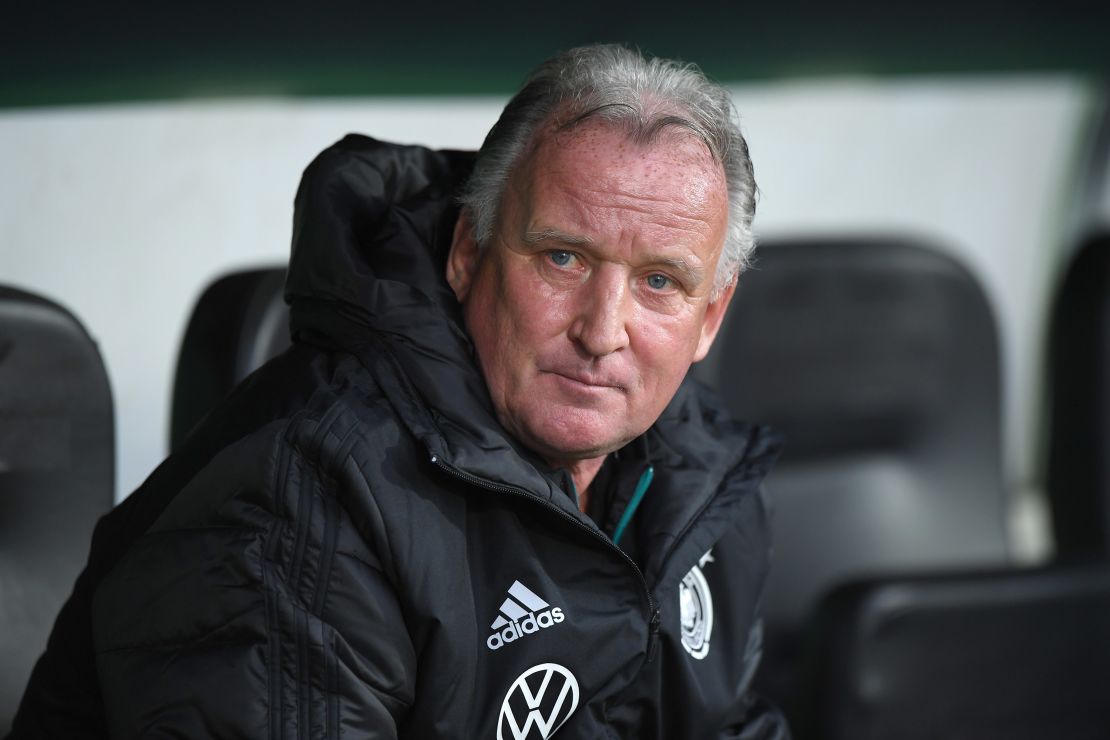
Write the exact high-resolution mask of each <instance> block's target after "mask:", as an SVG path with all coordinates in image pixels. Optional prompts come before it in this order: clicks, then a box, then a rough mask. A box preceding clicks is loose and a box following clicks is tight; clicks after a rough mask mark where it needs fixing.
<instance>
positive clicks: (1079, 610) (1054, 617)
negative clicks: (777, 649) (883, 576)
mask: <svg viewBox="0 0 1110 740" xmlns="http://www.w3.org/2000/svg"><path fill="white" fill-rule="evenodd" d="M815 624H816V629H815V630H814V632H813V633H812V634H811V635H810V639H811V641H812V643H813V644H814V645H815V646H816V648H817V652H816V653H815V654H814V657H815V661H814V664H813V668H814V672H813V673H812V674H811V676H810V678H811V680H812V685H810V686H809V690H808V691H806V692H804V693H805V695H806V696H809V697H811V698H812V701H813V704H812V706H810V707H808V708H807V709H808V711H805V712H802V713H801V716H802V717H804V719H803V720H802V721H800V722H799V723H797V724H796V726H795V728H794V730H795V734H796V736H797V737H798V738H799V740H911V739H912V740H917V739H918V738H944V740H1041V739H1043V738H1069V740H1083V739H1086V738H1089V739H1090V740H1094V739H1095V738H1104V737H1106V735H1107V728H1108V727H1110V702H1107V701H1106V689H1107V686H1110V569H1108V568H1107V567H1106V566H1105V565H1097V566H1090V565H1088V566H1083V567H1069V568H1061V567H1054V568H1047V569H1042V570H1032V571H1016V570H1015V571H1009V572H998V573H985V574H976V575H961V576H951V577H932V578H923V579H902V580H888V581H885V582H877V583H858V584H853V585H850V586H845V587H842V588H840V589H838V590H837V591H835V592H834V593H833V594H832V595H831V596H830V597H829V598H828V599H827V601H825V602H824V603H823V604H822V606H821V608H820V610H819V612H818V618H817V620H816V622H815Z"/></svg>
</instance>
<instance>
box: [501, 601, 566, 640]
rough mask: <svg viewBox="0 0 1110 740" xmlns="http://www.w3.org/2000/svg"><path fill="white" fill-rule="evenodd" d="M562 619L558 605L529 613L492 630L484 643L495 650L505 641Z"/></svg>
mask: <svg viewBox="0 0 1110 740" xmlns="http://www.w3.org/2000/svg"><path fill="white" fill-rule="evenodd" d="M562 621H563V610H562V609H560V608H559V607H555V608H554V609H548V610H547V611H545V612H540V613H539V614H529V615H528V616H527V617H525V618H524V619H521V620H520V621H519V622H516V621H514V622H510V623H509V626H508V627H506V628H504V629H503V630H501V631H500V632H494V633H493V634H492V635H490V636H489V637H488V638H487V639H486V645H487V646H488V647H489V649H490V650H496V649H497V648H499V647H501V646H502V645H504V644H505V643H507V642H512V641H513V640H516V639H518V638H520V637H523V636H524V635H531V634H532V633H534V632H539V631H540V629H541V628H546V627H552V626H554V625H556V624H558V623H559V622H562Z"/></svg>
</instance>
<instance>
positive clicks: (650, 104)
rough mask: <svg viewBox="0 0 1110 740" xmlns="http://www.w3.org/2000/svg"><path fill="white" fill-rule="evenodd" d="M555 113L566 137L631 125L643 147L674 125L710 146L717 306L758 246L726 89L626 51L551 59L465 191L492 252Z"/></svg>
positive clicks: (743, 148) (508, 109)
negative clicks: (716, 182) (528, 161)
mask: <svg viewBox="0 0 1110 740" xmlns="http://www.w3.org/2000/svg"><path fill="white" fill-rule="evenodd" d="M556 114H558V116H559V120H558V121H557V122H556V123H557V125H558V128H559V129H561V130H565V129H569V128H573V127H574V126H576V125H578V124H579V123H582V122H583V121H585V120H586V119H591V118H600V119H602V120H605V121H610V122H613V123H617V124H619V125H623V126H625V127H627V128H628V131H629V136H630V137H631V138H633V139H634V140H636V141H639V142H642V143H650V142H651V141H652V140H653V139H654V138H655V136H656V135H658V134H659V132H660V131H662V130H663V129H666V128H669V127H672V126H678V127H681V128H685V129H688V130H689V131H690V132H691V133H693V134H694V135H695V136H697V137H698V138H699V139H700V140H701V141H703V142H704V143H705V145H706V146H707V147H708V148H709V151H710V153H711V154H712V155H713V158H714V159H715V160H716V161H717V162H719V163H720V164H721V165H722V167H723V169H724V174H725V183H726V187H727V189H728V202H729V207H728V231H727V234H726V236H725V243H724V249H723V251H722V253H721V259H720V261H719V262H718V264H717V273H716V276H715V278H714V284H713V296H712V297H713V299H714V300H715V299H716V297H717V296H718V295H720V292H721V291H722V290H723V289H724V288H725V287H727V286H728V284H729V283H730V282H731V281H732V280H733V278H735V277H736V275H738V274H739V273H740V271H741V270H742V269H743V268H744V267H746V266H747V263H748V257H749V255H750V253H751V251H752V248H753V247H754V246H755V240H754V238H753V236H752V229H751V225H752V218H753V217H754V216H755V195H756V185H755V175H754V172H753V170H752V162H751V158H750V157H749V156H748V144H747V142H746V141H744V137H743V135H742V134H741V133H740V126H739V123H738V120H737V116H736V111H735V109H734V107H733V105H732V100H731V98H730V97H729V94H728V91H726V90H725V89H724V88H723V87H721V86H720V85H717V84H714V83H712V82H710V81H709V80H708V79H706V77H705V75H704V74H703V73H702V72H701V70H700V69H698V68H697V67H696V66H695V65H692V64H683V63H681V62H676V61H672V60H669V59H659V58H645V57H644V56H643V55H642V54H640V53H639V52H638V51H633V50H631V49H627V48H625V47H623V46H618V45H611V44H604V45H595V46H583V47H579V48H577V49H571V50H570V51H566V52H563V53H562V54H558V55H556V56H554V57H552V58H551V59H549V60H547V61H546V62H544V63H543V64H541V65H540V66H539V67H537V68H536V69H535V70H534V71H533V72H532V73H531V74H530V75H529V76H528V78H527V79H526V80H525V82H524V86H523V87H522V88H521V89H520V92H518V93H517V94H516V95H515V96H513V98H512V100H510V101H509V103H508V105H506V106H505V110H504V111H502V112H501V117H500V118H499V119H498V121H497V123H496V124H494V126H493V128H492V129H490V132H489V134H487V136H486V140H485V142H483V144H482V148H481V149H480V150H479V152H478V158H477V161H476V162H475V165H474V172H473V174H471V176H470V179H469V181H468V182H467V184H466V187H465V188H464V190H463V193H462V198H461V200H462V205H463V208H464V209H465V210H466V212H467V214H468V216H469V218H470V221H471V223H472V226H473V229H474V239H475V241H477V242H478V244H480V245H485V244H487V243H488V241H489V239H490V237H491V236H492V235H493V229H494V225H495V223H496V222H497V216H498V210H499V208H500V205H501V198H502V196H503V195H504V193H505V187H506V184H507V183H508V180H509V175H510V173H511V171H512V169H513V167H514V166H515V165H516V164H517V162H518V161H520V160H521V159H522V155H524V154H525V152H526V151H530V147H534V146H535V145H536V144H537V143H538V141H537V139H538V137H537V133H538V132H539V130H540V128H541V126H543V124H545V123H547V122H548V121H552V119H553V117H554V116H555V115H556Z"/></svg>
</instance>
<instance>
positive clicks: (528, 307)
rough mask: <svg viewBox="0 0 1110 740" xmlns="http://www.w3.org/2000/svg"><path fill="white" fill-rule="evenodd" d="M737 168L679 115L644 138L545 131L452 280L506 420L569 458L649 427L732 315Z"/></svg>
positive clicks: (524, 437) (455, 264)
mask: <svg viewBox="0 0 1110 740" xmlns="http://www.w3.org/2000/svg"><path fill="white" fill-rule="evenodd" d="M727 209H728V205H727V194H726V187H725V181H724V173H723V171H722V169H721V167H720V165H718V164H717V163H716V162H714V160H713V158H712V157H711V155H710V153H709V151H708V149H707V148H706V147H705V145H704V144H703V143H701V142H700V141H699V140H697V139H696V138H694V137H692V136H690V135H688V134H685V133H683V132H681V131H680V130H678V129H675V130H674V131H672V132H664V133H663V134H662V135H661V136H660V137H659V138H658V139H657V140H656V141H655V142H653V143H652V144H648V145H641V144H637V143H635V142H632V141H629V140H627V138H626V136H625V134H624V133H623V132H622V131H621V130H620V129H618V128H615V127H613V126H611V125H609V124H606V123H604V122H600V121H598V122H587V123H585V124H583V125H581V126H579V127H577V128H575V129H573V130H572V131H569V132H563V133H558V134H549V135H547V136H545V137H544V138H543V140H542V142H541V143H540V144H539V146H538V147H537V148H536V150H535V151H534V152H533V153H532V154H531V156H529V157H528V158H527V159H526V160H525V161H523V162H522V163H521V165H520V166H518V167H517V168H516V169H515V171H514V173H513V175H512V176H511V178H510V180H509V183H508V187H507V188H506V192H505V196H504V202H503V203H502V208H501V213H500V217H499V220H498V223H497V225H496V227H495V232H494V236H493V238H492V239H491V243H490V244H489V245H488V246H487V248H486V249H485V250H479V249H478V247H477V246H476V245H475V243H474V241H473V238H472V236H471V229H470V227H469V224H468V223H466V222H465V221H462V220H461V221H460V224H459V226H458V227H457V228H456V230H455V240H454V243H453V245H452V248H451V257H450V259H449V264H448V270H447V272H448V280H449V282H450V283H451V285H452V287H453V288H454V290H455V293H456V295H458V296H459V300H460V301H461V302H462V303H463V307H464V313H465V317H466V323H467V327H468V329H469V331H470V334H471V336H472V338H473V340H474V344H475V347H476V350H477V353H478V360H479V362H480V364H481V367H482V371H483V373H484V375H485V379H486V382H487V384H488V386H489V390H490V394H491V397H492V399H493V404H494V407H495V408H496V411H497V415H498V418H499V420H500V421H501V423H502V424H503V425H504V426H505V427H506V428H507V429H508V430H509V431H510V432H511V433H512V434H513V435H514V436H515V437H516V438H517V439H518V440H520V441H521V442H523V443H524V444H525V445H526V446H528V447H529V448H531V449H533V450H534V451H536V452H538V453H540V454H541V455H542V456H544V457H546V458H547V459H548V460H550V461H553V462H556V461H563V460H574V459H589V458H596V457H599V456H601V455H604V454H606V453H608V452H611V451H613V450H616V449H619V448H620V447H622V446H624V445H625V444H626V443H627V442H629V441H630V440H632V439H633V438H635V437H636V436H638V435H640V434H642V433H643V432H644V431H646V430H647V428H648V427H650V426H651V425H652V424H653V423H654V422H655V420H656V419H657V418H658V417H659V414H660V413H661V412H662V411H663V408H664V407H665V406H666V405H667V403H668V402H669V401H670V399H671V398H672V397H673V396H674V393H675V391H676V390H677V389H678V386H679V383H681V381H682V378H683V377H684V376H685V374H686V371H687V370H688V369H689V367H690V364H691V363H692V362H695V361H697V360H700V359H701V358H702V357H704V356H705V354H706V352H708V351H709V347H710V345H711V343H712V341H713V338H714V336H715V335H716V333H717V329H718V328H719V327H720V323H721V320H722V318H723V317H724V311H725V308H726V307H727V305H728V302H729V300H730V299H731V297H732V288H733V286H731V285H730V286H729V288H728V290H726V291H724V292H723V293H722V295H721V296H720V297H719V298H718V299H717V300H716V301H715V302H713V303H710V300H709V298H710V294H711V292H712V289H713V280H714V274H715V271H716V267H717V260H718V258H719V257H720V253H721V248H722V244H723V242H724V237H725V230H726V225H727Z"/></svg>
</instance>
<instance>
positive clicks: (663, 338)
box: [636, 312, 701, 390]
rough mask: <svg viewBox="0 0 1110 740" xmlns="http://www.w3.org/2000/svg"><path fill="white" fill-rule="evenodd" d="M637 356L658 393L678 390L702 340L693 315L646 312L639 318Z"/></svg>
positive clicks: (698, 324)
mask: <svg viewBox="0 0 1110 740" xmlns="http://www.w3.org/2000/svg"><path fill="white" fill-rule="evenodd" d="M637 319H638V320H637V325H638V330H637V332H636V338H637V340H638V341H636V345H637V347H638V350H637V353H636V354H637V356H638V357H639V358H640V360H641V365H642V367H643V370H644V371H645V373H646V374H648V375H650V377H651V380H652V382H653V384H654V385H655V387H656V389H658V390H668V389H669V390H674V389H676V388H678V385H679V383H681V382H682V378H683V377H685V375H686V371H687V370H689V369H690V364H691V363H692V362H693V358H694V352H695V351H696V350H697V347H698V340H699V339H700V337H701V332H700V323H699V322H698V321H697V320H696V318H695V317H694V316H692V315H683V316H664V315H660V314H658V313H652V312H644V315H643V316H640V317H637Z"/></svg>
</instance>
